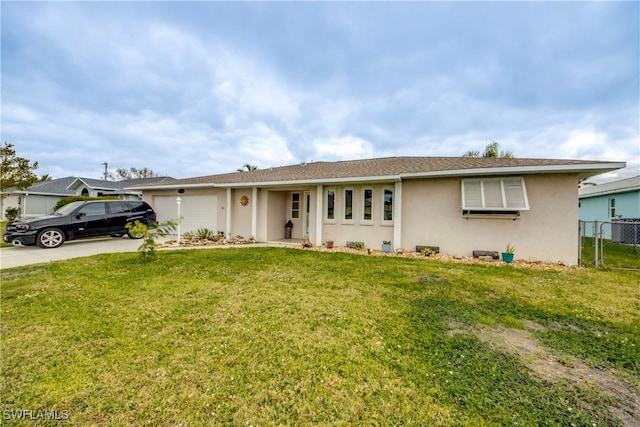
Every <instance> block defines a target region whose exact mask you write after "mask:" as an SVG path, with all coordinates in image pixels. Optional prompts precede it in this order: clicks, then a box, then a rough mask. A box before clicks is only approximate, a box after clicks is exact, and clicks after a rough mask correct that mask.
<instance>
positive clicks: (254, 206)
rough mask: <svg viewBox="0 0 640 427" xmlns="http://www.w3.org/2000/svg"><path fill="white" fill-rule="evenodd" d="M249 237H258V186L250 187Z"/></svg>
mask: <svg viewBox="0 0 640 427" xmlns="http://www.w3.org/2000/svg"><path fill="white" fill-rule="evenodd" d="M251 199H252V200H253V203H251V237H252V238H254V239H257V238H258V187H253V188H252V189H251Z"/></svg>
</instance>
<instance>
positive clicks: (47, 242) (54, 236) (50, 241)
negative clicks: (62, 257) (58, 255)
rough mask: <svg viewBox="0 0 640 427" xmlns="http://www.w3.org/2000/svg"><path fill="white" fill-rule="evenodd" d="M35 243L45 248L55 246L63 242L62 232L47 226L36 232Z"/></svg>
mask: <svg viewBox="0 0 640 427" xmlns="http://www.w3.org/2000/svg"><path fill="white" fill-rule="evenodd" d="M36 243H37V245H38V246H40V247H41V248H45V249H53V248H57V247H58V246H60V245H61V244H63V243H64V233H63V232H62V231H60V230H58V229H57V228H47V229H46V230H42V231H41V232H40V234H38V238H37V239H36Z"/></svg>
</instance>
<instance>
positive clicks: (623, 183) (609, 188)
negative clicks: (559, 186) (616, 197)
mask: <svg viewBox="0 0 640 427" xmlns="http://www.w3.org/2000/svg"><path fill="white" fill-rule="evenodd" d="M627 191H640V175H638V176H634V177H631V178H626V179H621V180H619V181H611V182H607V183H605V184H599V185H593V186H590V187H582V188H581V189H580V191H579V192H578V194H579V195H580V197H581V198H585V197H595V196H603V195H605V194H616V193H626V192H627Z"/></svg>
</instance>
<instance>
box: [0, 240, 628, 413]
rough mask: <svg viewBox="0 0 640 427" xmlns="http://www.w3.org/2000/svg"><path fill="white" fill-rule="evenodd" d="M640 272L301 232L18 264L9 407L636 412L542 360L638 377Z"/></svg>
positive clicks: (11, 304) (8, 320)
mask: <svg viewBox="0 0 640 427" xmlns="http://www.w3.org/2000/svg"><path fill="white" fill-rule="evenodd" d="M638 277H639V276H638V273H631V272H624V271H618V272H612V271H600V270H593V269H567V270H561V271H560V270H550V271H546V270H530V269H527V268H515V267H513V266H507V265H504V264H502V263H500V264H496V265H470V264H463V263H446V262H440V261H435V260H429V259H405V258H394V257H370V256H366V255H351V254H345V253H321V252H312V251H303V250H295V249H281V248H240V249H235V248H234V249H214V250H176V251H168V252H161V253H159V254H158V258H157V260H155V261H153V262H144V261H142V260H141V259H140V257H139V255H138V254H133V253H132V254H112V255H101V256H96V257H90V258H82V259H76V260H70V261H65V262H56V263H49V264H46V265H38V266H33V267H30V268H16V269H9V270H3V272H2V306H1V309H2V312H1V314H2V323H1V328H2V329H1V332H2V335H1V337H2V357H1V362H0V363H1V368H2V377H3V381H2V383H1V386H0V396H1V399H2V402H1V406H2V408H1V409H2V410H3V411H4V412H3V413H2V414H3V417H4V418H3V422H5V423H8V424H12V421H10V420H7V415H11V414H15V413H16V412H15V411H18V410H32V411H37V410H41V411H49V413H51V412H52V411H58V412H57V414H58V415H61V414H62V415H63V417H66V416H68V419H67V420H63V421H60V423H61V424H64V425H82V426H84V425H149V426H156V425H184V426H187V425H188V426H191V425H253V426H256V425H327V426H329V425H331V426H333V425H447V426H449V425H477V426H481V425H482V426H483V425H521V426H523V425H571V424H572V423H573V424H575V425H578V426H591V425H593V424H596V425H616V423H617V421H616V417H617V416H618V415H619V411H617V409H616V408H620V407H624V406H625V405H628V402H627V401H626V399H628V398H629V395H628V393H627V395H625V394H624V393H621V394H618V395H617V394H616V393H611V392H610V390H608V388H607V387H605V386H602V385H599V384H594V383H588V382H583V381H581V380H579V379H576V378H572V377H571V374H570V373H569V374H567V376H563V375H564V374H558V373H557V372H560V371H555V370H553V369H552V370H551V373H553V375H545V374H544V372H543V371H544V369H543V370H542V371H541V370H540V366H535V365H534V363H533V362H536V361H540V360H537V359H541V358H542V356H541V354H544V357H547V358H548V359H544V362H545V363H548V364H549V365H550V367H553V368H554V369H555V367H556V365H557V367H558V369H560V368H562V369H565V370H566V371H567V372H571V370H572V369H573V370H576V369H578V368H580V367H582V368H580V369H592V368H593V367H597V371H598V372H600V373H602V375H608V377H607V378H609V379H610V380H611V382H612V383H613V384H618V382H620V381H621V380H624V383H622V384H624V387H626V388H625V390H627V392H630V393H637V392H638V386H639V385H640V356H639V351H638V350H639V349H640V320H639V319H640V305H639V304H638V301H640V287H639V286H638ZM510 334H511V335H513V336H518V337H520V338H521V339H520V341H522V337H524V336H526V337H527V338H526V340H525V341H527V342H529V343H530V344H532V345H533V346H534V347H536V345H537V347H536V348H532V351H531V353H527V351H525V350H522V348H523V346H520V347H517V346H516V347H517V348H520V350H519V352H518V351H515V352H514V351H513V349H512V348H511V349H510V346H509V343H508V342H506V343H505V342H502V340H498V339H496V338H495V337H496V336H497V335H500V336H502V337H504V336H509V335H510ZM491 337H494V338H491ZM492 340H493V341H492ZM520 344H522V343H520ZM523 353H524V354H523ZM541 360H542V359H541ZM583 365H584V366H583ZM562 372H564V371H562ZM624 387H623V388H624ZM638 416H640V415H638ZM31 424H33V421H29V425H31ZM16 425H26V424H21V422H16Z"/></svg>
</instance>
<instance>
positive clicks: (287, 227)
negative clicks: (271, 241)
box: [284, 220, 293, 239]
mask: <svg viewBox="0 0 640 427" xmlns="http://www.w3.org/2000/svg"><path fill="white" fill-rule="evenodd" d="M292 228H293V223H292V222H291V220H289V222H287V223H286V224H285V225H284V238H285V239H290V238H291V229H292Z"/></svg>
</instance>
